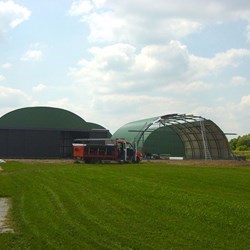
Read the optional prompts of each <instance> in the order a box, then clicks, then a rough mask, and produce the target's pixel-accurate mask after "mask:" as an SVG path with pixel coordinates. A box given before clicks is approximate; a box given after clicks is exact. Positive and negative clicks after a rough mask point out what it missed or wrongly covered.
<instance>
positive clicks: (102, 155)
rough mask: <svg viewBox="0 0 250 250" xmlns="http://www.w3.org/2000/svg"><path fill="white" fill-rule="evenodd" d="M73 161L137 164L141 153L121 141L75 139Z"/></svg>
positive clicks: (129, 144)
mask: <svg viewBox="0 0 250 250" xmlns="http://www.w3.org/2000/svg"><path fill="white" fill-rule="evenodd" d="M73 156H74V159H75V161H84V162H85V163H101V162H104V161H117V162H121V163H127V162H132V163H139V162H140V161H141V159H142V153H141V152H140V151H138V150H137V149H136V147H135V146H134V145H132V144H131V143H130V142H128V141H126V140H123V139H116V140H114V139H107V138H104V139H75V140H74V142H73Z"/></svg>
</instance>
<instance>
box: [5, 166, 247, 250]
mask: <svg viewBox="0 0 250 250" xmlns="http://www.w3.org/2000/svg"><path fill="white" fill-rule="evenodd" d="M2 168H4V171H3V172H1V173H0V197H6V196H7V197H11V199H12V210H11V218H12V226H13V227H14V229H15V231H16V233H15V234H11V233H6V234H0V249H249V246H250V237H249V235H250V185H249V183H250V168H241V167H197V166H196V167H187V166H185V167H183V166H171V165H166V164H161V163H152V162H151V163H141V164H138V165H132V164H131V165H118V164H113V165H111V164H105V165H87V164H86V165H83V164H66V163H65V164H63V163H54V164H51V163H33V164H32V163H20V162H19V163H18V162H7V163H6V164H4V165H2Z"/></svg>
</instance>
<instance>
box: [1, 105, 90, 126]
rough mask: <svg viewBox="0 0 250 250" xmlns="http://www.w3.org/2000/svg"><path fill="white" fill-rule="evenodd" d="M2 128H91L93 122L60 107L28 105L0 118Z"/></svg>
mask: <svg viewBox="0 0 250 250" xmlns="http://www.w3.org/2000/svg"><path fill="white" fill-rule="evenodd" d="M0 128H5V129H6V128H8V129H63V130H90V129H92V128H93V127H92V126H91V123H88V122H86V121H84V120H83V119H82V118H81V117H80V116H78V115H76V114H74V113H72V112H70V111H67V110H64V109H60V108H52V107H28V108H21V109H17V110H14V111H11V112H9V113H7V114H5V115H4V116H2V117H1V118H0Z"/></svg>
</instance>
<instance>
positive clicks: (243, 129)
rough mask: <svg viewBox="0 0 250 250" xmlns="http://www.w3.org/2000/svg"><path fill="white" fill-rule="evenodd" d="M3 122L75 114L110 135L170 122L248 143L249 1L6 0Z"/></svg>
mask: <svg viewBox="0 0 250 250" xmlns="http://www.w3.org/2000/svg"><path fill="white" fill-rule="evenodd" d="M0 55H1V56H0V116H2V115H4V114H6V113H7V112H9V111H12V110H14V109H18V108H22V107H30V106H53V107H59V108H64V109H67V110H70V111H72V112H74V113H76V114H78V115H80V116H81V117H82V118H83V119H85V120H87V121H90V122H96V123H98V124H101V125H103V126H104V127H106V128H108V129H110V131H111V132H112V133H114V132H115V131H116V130H117V129H118V128H119V127H120V126H122V125H123V124H125V123H127V122H130V121H133V120H138V119H144V118H147V117H151V116H158V115H165V114H170V113H180V114H183V113H186V114H194V115H200V116H203V117H205V118H207V119H211V120H213V121H214V122H215V123H216V124H217V125H218V126H219V127H221V129H222V130H223V131H224V132H234V133H237V135H244V134H248V133H250V129H249V128H250V127H249V124H250V2H249V1H248V0H239V1H233V0H217V1H215V0H211V1H209V0H208V1H201V0H190V1H184V0H175V1H168V0H156V1H154V2H152V1H147V0H126V1H125V0H124V1H114V0H80V1H79V0H77V1H73V0H72V1H71V0H61V1H55V0H54V1H51V0H50V1H49V0H44V1H35V0H22V1H21V0H20V1H19V0H13V1H6V0H5V1H1V0H0Z"/></svg>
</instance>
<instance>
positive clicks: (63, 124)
mask: <svg viewBox="0 0 250 250" xmlns="http://www.w3.org/2000/svg"><path fill="white" fill-rule="evenodd" d="M110 136H111V134H110V132H109V131H108V130H107V129H105V128H104V127H102V126H101V125H98V124H95V123H91V122H86V121H85V120H83V119H82V118H81V117H79V116H78V115H76V114H74V113H72V112H70V111H67V110H64V109H59V108H52V107H28V108H21V109H17V110H14V111H12V112H9V113H7V114H5V115H4V116H2V117H1V118H0V158H68V157H72V150H73V149H72V142H73V140H74V139H76V138H108V137H110Z"/></svg>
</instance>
